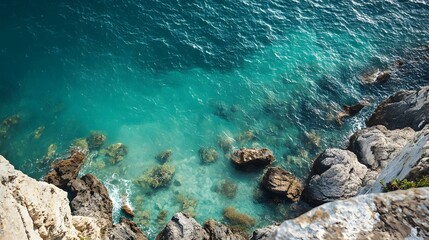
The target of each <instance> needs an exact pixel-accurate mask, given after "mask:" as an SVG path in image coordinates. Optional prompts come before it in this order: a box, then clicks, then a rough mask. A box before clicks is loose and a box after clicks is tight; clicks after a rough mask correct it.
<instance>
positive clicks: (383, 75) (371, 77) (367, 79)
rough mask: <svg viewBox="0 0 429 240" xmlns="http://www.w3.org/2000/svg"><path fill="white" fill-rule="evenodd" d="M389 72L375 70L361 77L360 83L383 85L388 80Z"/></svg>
mask: <svg viewBox="0 0 429 240" xmlns="http://www.w3.org/2000/svg"><path fill="white" fill-rule="evenodd" d="M390 75H391V72H390V70H383V71H380V70H377V71H375V72H373V73H370V74H364V75H363V76H362V77H361V81H362V83H363V84H378V83H385V82H386V81H387V80H389V79H390Z"/></svg>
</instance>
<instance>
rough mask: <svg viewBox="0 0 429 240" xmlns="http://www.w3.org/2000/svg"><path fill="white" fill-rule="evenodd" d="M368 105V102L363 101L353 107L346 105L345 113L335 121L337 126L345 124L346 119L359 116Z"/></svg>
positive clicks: (339, 115)
mask: <svg viewBox="0 0 429 240" xmlns="http://www.w3.org/2000/svg"><path fill="white" fill-rule="evenodd" d="M368 105H369V102H368V101H361V102H359V103H357V104H355V105H352V106H349V105H344V106H343V111H342V112H340V113H338V114H337V117H336V118H335V120H336V121H337V124H338V125H341V124H342V123H343V119H344V118H346V117H351V116H354V115H356V114H358V113H359V112H360V110H362V108H364V107H366V106H368Z"/></svg>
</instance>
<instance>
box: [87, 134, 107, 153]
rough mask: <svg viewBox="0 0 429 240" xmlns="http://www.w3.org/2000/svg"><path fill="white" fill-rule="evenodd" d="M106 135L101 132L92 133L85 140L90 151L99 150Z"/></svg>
mask: <svg viewBox="0 0 429 240" xmlns="http://www.w3.org/2000/svg"><path fill="white" fill-rule="evenodd" d="M106 138H107V137H106V135H104V134H103V133H101V132H97V131H92V132H91V133H90V135H89V137H88V138H87V139H86V140H87V142H88V146H89V149H90V150H99V149H100V148H101V147H102V146H103V144H104V142H105V141H106Z"/></svg>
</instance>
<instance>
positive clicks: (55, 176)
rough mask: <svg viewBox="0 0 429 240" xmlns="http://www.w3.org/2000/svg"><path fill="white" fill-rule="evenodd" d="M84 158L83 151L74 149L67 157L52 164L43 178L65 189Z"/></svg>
mask: <svg viewBox="0 0 429 240" xmlns="http://www.w3.org/2000/svg"><path fill="white" fill-rule="evenodd" d="M84 159H85V153H84V152H82V151H80V150H78V149H74V150H73V151H72V152H71V155H70V157H69V158H67V159H65V160H60V161H58V162H55V163H54V164H53V165H52V170H51V172H49V173H48V175H46V176H45V178H44V180H45V181H46V182H48V183H51V184H54V185H55V186H57V187H59V188H61V189H64V190H65V189H67V184H68V183H69V181H71V180H73V179H75V178H76V177H77V174H78V173H79V171H80V168H81V166H82V164H83V162H84Z"/></svg>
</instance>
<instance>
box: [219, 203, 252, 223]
mask: <svg viewBox="0 0 429 240" xmlns="http://www.w3.org/2000/svg"><path fill="white" fill-rule="evenodd" d="M223 216H224V217H225V219H227V220H228V222H229V223H230V224H231V225H232V226H239V227H245V228H247V227H251V226H254V225H255V224H256V220H255V219H254V218H252V217H250V216H249V215H247V214H244V213H240V212H238V211H237V210H236V209H235V208H233V207H227V208H224V209H223Z"/></svg>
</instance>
